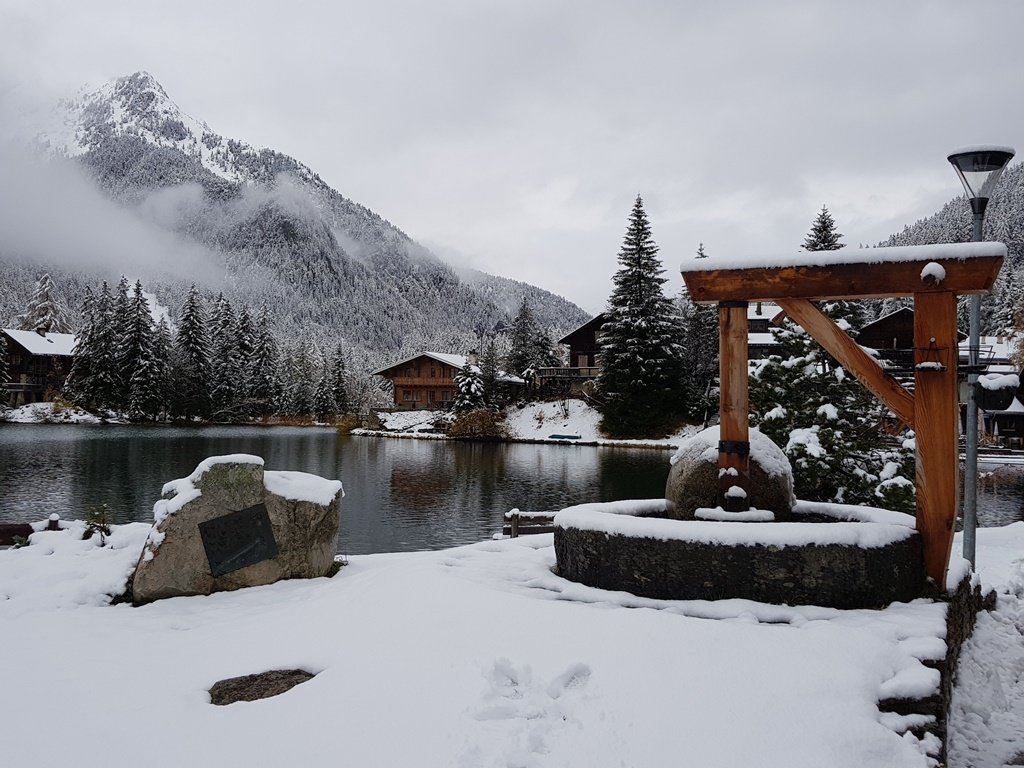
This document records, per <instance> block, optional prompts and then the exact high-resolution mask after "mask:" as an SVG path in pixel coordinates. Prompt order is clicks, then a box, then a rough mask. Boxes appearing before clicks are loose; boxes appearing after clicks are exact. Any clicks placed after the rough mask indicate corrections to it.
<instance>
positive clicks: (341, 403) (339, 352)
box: [331, 344, 352, 414]
mask: <svg viewBox="0 0 1024 768" xmlns="http://www.w3.org/2000/svg"><path fill="white" fill-rule="evenodd" d="M331 396H332V397H333V398H334V406H335V408H336V409H337V413H340V414H345V413H350V412H351V411H352V398H351V397H350V395H349V381H348V366H347V365H346V364H345V350H344V349H343V348H342V346H341V344H339V345H338V346H337V348H335V350H334V359H333V360H331Z"/></svg>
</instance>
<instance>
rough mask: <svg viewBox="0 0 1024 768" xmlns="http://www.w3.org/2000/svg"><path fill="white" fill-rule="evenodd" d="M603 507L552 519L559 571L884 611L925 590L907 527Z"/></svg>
mask: <svg viewBox="0 0 1024 768" xmlns="http://www.w3.org/2000/svg"><path fill="white" fill-rule="evenodd" d="M601 506H602V505H598V504H593V505H583V506H581V507H575V508H570V509H567V510H564V511H563V512H560V513H559V515H558V516H557V518H556V520H555V525H556V528H555V553H556V556H557V560H558V573H559V575H560V576H563V577H564V578H566V579H570V580H572V581H576V582H579V583H581V584H586V585H588V586H592V587H598V588H600V589H608V590H616V591H620V590H621V591H625V592H630V593H632V594H634V595H639V596H642V597H651V598H657V599H667V600H722V599H726V598H743V599H747V600H756V601H758V602H764V603H775V604H788V605H822V606H830V607H834V608H874V607H881V606H885V605H888V604H889V603H892V602H905V601H909V600H913V599H915V598H918V597H921V596H922V594H923V593H924V588H925V578H924V573H925V571H924V555H923V547H922V543H921V537H920V536H919V535H918V533H917V531H915V530H913V529H912V528H909V527H907V526H905V525H893V524H888V523H876V522H826V523H821V522H793V523H733V522H729V523H720V522H705V521H680V520H668V519H661V518H652V517H634V516H627V515H622V514H612V513H609V512H603V511H600V509H599V508H600V507H601ZM662 514H663V513H662ZM790 541H791V542H796V543H788V542H790Z"/></svg>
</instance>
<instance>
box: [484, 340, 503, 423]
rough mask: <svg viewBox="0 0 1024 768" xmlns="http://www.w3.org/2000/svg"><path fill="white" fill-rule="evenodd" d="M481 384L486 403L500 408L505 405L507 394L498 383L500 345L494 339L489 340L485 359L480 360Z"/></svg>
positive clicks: (485, 348)
mask: <svg viewBox="0 0 1024 768" xmlns="http://www.w3.org/2000/svg"><path fill="white" fill-rule="evenodd" d="M480 383H481V385H483V388H484V402H486V403H487V405H489V406H491V407H494V408H500V407H501V406H502V405H504V404H505V393H504V392H502V391H500V389H501V387H500V385H499V382H498V345H497V344H495V343H494V339H493V338H492V339H488V340H487V346H485V347H484V354H483V357H481V358H480Z"/></svg>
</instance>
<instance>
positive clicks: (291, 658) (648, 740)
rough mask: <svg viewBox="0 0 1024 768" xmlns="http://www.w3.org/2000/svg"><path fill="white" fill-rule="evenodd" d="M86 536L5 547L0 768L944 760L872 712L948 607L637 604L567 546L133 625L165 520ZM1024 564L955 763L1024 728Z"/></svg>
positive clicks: (992, 751) (995, 752)
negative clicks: (599, 579)
mask: <svg viewBox="0 0 1024 768" xmlns="http://www.w3.org/2000/svg"><path fill="white" fill-rule="evenodd" d="M80 531H81V525H73V526H72V529H71V530H68V531H61V532H46V531H42V532H39V533H36V534H34V536H33V539H32V545H31V546H29V547H25V548H22V549H18V550H7V551H0V637H2V638H3V653H0V680H2V681H3V689H4V695H3V696H2V697H0V733H3V734H5V735H6V738H5V739H4V749H3V763H4V765H11V766H80V767H85V768H87V767H88V766H103V767H104V768H106V767H107V766H122V765H124V766H127V765H135V764H139V763H145V764H146V765H149V766H181V765H190V766H222V765H230V766H242V765H316V764H327V763H330V762H334V761H338V762H344V763H346V764H353V765H373V766H407V765H423V766H456V767H458V766H462V767H468V766H535V767H538V766H586V767H588V768H590V767H592V766H598V767H600V766H630V767H631V768H639V767H641V766H652V767H653V766H658V767H659V768H660V767H661V766H666V765H699V766H702V768H714V767H715V766H721V767H722V768H725V767H727V766H728V767H729V768H732V767H733V766H739V765H757V766H780V767H781V766H785V768H802V767H804V766H806V767H807V768H811V767H813V768H820V767H821V766H830V768H842V767H843V766H849V767H850V768H854V766H856V768H862V767H863V766H876V765H885V766H926V765H929V764H930V763H929V759H928V758H927V757H926V755H925V754H924V748H925V747H926V746H927V745H924V744H921V743H918V742H917V741H916V739H914V738H913V737H901V736H899V735H897V733H896V732H895V731H894V729H895V728H898V726H899V722H898V721H899V720H900V718H898V717H895V716H892V715H882V714H880V713H879V711H878V709H877V707H876V702H877V700H878V698H879V697H880V696H883V695H886V696H889V695H899V694H912V693H927V692H928V691H929V690H930V689H931V688H932V687H933V686H934V685H935V683H936V673H934V671H933V670H930V669H928V668H926V667H925V666H924V665H923V664H922V660H923V659H930V658H935V657H936V656H939V655H941V653H942V649H943V644H942V642H941V640H940V637H941V636H942V634H943V632H944V621H943V615H944V613H943V607H942V606H940V605H937V604H933V603H930V602H927V601H919V602H916V603H913V604H909V605H893V606H890V607H889V608H887V609H885V610H882V611H867V610H863V611H837V610H833V609H825V608H814V607H802V608H799V607H798V608H790V607H785V606H769V605H762V604H757V603H750V602H746V601H739V600H730V601H719V602H669V601H657V600H648V599H640V598H635V597H632V596H630V595H627V594H622V593H608V592H603V591H600V590H595V589H590V588H587V587H583V586H581V585H578V584H574V583H571V582H568V581H565V580H563V579H561V578H559V577H557V576H555V575H554V574H553V573H552V572H551V567H552V565H553V564H554V560H555V557H554V552H553V547H552V537H551V535H550V534H548V535H541V536H528V537H523V538H519V539H512V540H504V541H487V542H482V543H479V544H475V545H470V546H465V547H459V548H456V549H450V550H445V551H440V552H422V553H412V554H392V555H369V556H361V557H352V558H351V560H350V562H349V564H348V565H346V566H345V567H344V568H342V570H341V572H340V573H339V574H338V575H337V576H335V577H334V578H332V579H316V580H312V581H288V582H281V583H278V584H274V585H271V586H267V587H257V588H253V589H248V590H243V591H240V592H234V593H220V594H217V595H213V596H210V597H189V598H175V599H171V600H163V601H160V602H157V603H153V604H150V605H147V606H145V607H141V608H133V607H130V606H128V605H116V606H109V605H106V603H107V602H108V601H109V598H107V597H105V595H106V594H108V593H111V592H116V591H118V589H119V587H120V585H121V584H123V583H124V581H125V579H126V578H127V576H128V574H129V572H130V571H131V568H132V566H133V565H134V562H135V560H136V559H137V557H138V555H139V552H140V550H141V547H142V544H143V541H144V540H145V538H146V535H147V533H148V526H146V525H144V524H140V523H133V524H130V525H126V526H122V527H120V528H117V529H116V530H115V531H114V533H113V535H112V536H111V537H110V538H109V539H108V541H107V544H106V546H103V547H101V546H100V545H99V543H98V542H97V541H96V540H90V541H80V540H79V539H78V538H77V537H78V535H79V532H80ZM1022 551H1024V523H1015V524H1014V525H1012V526H1009V527H1008V528H1005V529H998V530H995V529H985V530H983V531H981V532H979V541H978V552H979V561H980V562H981V563H982V564H983V568H982V571H981V574H982V578H983V579H985V580H986V581H988V582H990V583H992V584H993V585H995V586H996V587H997V588H999V589H1001V590H1002V591H1003V592H1004V593H1005V594H1004V595H1003V597H1002V599H1001V601H1000V606H1001V607H1000V610H999V611H997V612H996V613H995V614H993V615H992V616H990V617H983V619H982V623H981V625H980V627H979V632H978V634H977V635H976V637H975V639H974V640H972V645H971V647H969V648H968V650H967V652H966V654H965V657H964V658H965V661H964V663H965V668H967V669H974V668H975V667H977V668H978V670H979V672H978V675H980V677H981V678H982V679H983V680H982V682H979V683H978V684H973V683H972V684H968V685H965V686H963V687H962V690H961V692H960V697H959V699H958V704H957V707H958V712H960V713H961V715H960V718H959V719H960V721H965V720H967V719H968V717H967V716H968V715H970V716H971V717H970V722H969V723H968V725H967V726H963V725H957V724H956V723H954V740H955V742H954V743H955V747H954V748H955V749H959V750H960V752H958V753H957V754H962V755H970V756H971V757H972V759H974V760H975V762H973V763H972V764H974V765H978V766H981V765H989V764H991V765H999V764H1000V763H999V762H998V761H999V760H1000V759H1003V757H1002V756H1003V755H1004V753H1005V754H1009V752H1008V750H1009V747H1008V742H1007V741H1006V739H1007V738H1009V735H1011V734H1014V733H1018V734H1019V733H1021V732H1022V730H1021V729H1022V728H1024V679H1022V677H1024V676H1022V674H1021V671H1022V666H1024V659H1022V656H1024V654H1022V652H1021V640H1020V634H1019V633H1020V630H1021V626H1022V616H1021V613H1022V612H1021V591H1022V589H1024V569H1022V562H1021V560H1020V557H1021V553H1022ZM1015 632H1016V633H1017V634H1014V633H1015ZM993 650H998V652H999V654H1000V656H999V661H998V662H997V661H996V660H994V659H992V658H989V657H990V656H991V652H992V651H993ZM296 667H299V668H303V669H306V670H308V671H310V672H315V673H318V674H317V676H316V677H315V678H314V679H313V680H311V681H310V682H308V683H305V684H303V685H300V686H298V687H296V688H294V689H292V690H291V691H289V692H287V693H285V694H283V695H280V696H277V697H274V698H271V699H266V700H262V701H256V702H247V703H236V704H231V705H228V706H226V707H214V706H213V705H211V704H210V703H209V696H208V694H207V690H208V689H209V688H210V686H211V685H212V684H213V683H214V682H216V681H218V680H220V679H222V678H227V677H233V676H239V675H245V674H250V673H256V672H262V671H265V670H270V669H288V668H296ZM993 675H995V676H997V677H998V678H999V679H1000V680H1001V683H1000V686H1001V688H1000V689H999V691H1000V693H998V694H997V693H996V692H995V691H996V689H995V687H994V685H993V684H992V680H993ZM976 677H977V676H976ZM964 713H966V714H964ZM1014 728H1016V730H1013V729H1014ZM53 729H55V730H56V732H53ZM957 741H959V743H958V744H957V743H956V742H957ZM983 759H984V761H987V762H984V761H983ZM954 764H961V765H966V764H967V763H965V762H961V763H954Z"/></svg>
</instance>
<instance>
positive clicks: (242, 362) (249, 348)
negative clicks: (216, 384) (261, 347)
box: [235, 306, 256, 415]
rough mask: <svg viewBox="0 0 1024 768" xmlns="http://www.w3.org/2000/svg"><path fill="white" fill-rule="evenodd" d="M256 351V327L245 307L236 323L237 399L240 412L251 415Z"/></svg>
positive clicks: (247, 308)
mask: <svg viewBox="0 0 1024 768" xmlns="http://www.w3.org/2000/svg"><path fill="white" fill-rule="evenodd" d="M255 349H256V325H255V322H254V320H253V318H252V313H251V312H250V311H249V307H247V306H243V307H242V309H241V310H240V311H239V313H238V319H237V320H236V322H235V350H236V353H237V359H238V383H237V385H236V388H235V389H236V392H235V399H236V401H238V402H239V403H240V411H241V412H242V413H243V414H244V415H251V410H252V367H253V366H252V362H253V354H254V352H255Z"/></svg>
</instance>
